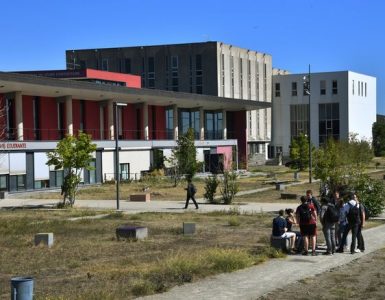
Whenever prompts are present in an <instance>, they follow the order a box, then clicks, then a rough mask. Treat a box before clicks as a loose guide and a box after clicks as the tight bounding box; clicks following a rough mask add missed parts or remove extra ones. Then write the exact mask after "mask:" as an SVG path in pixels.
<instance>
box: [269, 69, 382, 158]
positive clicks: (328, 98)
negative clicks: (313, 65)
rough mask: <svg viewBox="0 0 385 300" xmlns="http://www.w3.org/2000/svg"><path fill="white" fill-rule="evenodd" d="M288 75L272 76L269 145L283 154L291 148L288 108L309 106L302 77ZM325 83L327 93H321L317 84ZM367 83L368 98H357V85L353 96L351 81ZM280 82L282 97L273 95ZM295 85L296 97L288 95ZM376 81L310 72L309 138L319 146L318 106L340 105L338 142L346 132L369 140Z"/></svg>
mask: <svg viewBox="0 0 385 300" xmlns="http://www.w3.org/2000/svg"><path fill="white" fill-rule="evenodd" d="M304 75H307V74H290V75H275V76H273V89H272V91H273V122H272V124H273V128H272V135H273V136H272V143H271V144H272V145H273V146H276V147H277V146H280V147H283V152H284V155H289V145H290V142H291V141H290V136H291V133H290V105H292V104H308V103H309V98H308V96H304V95H303V76H304ZM321 80H325V82H326V94H325V95H321V94H320V82H321ZM333 80H337V83H338V93H337V94H333V93H332V81H333ZM353 80H354V81H355V84H356V85H357V83H358V81H363V82H367V97H364V96H358V89H357V86H356V88H355V94H354V95H353V94H352V81H353ZM276 82H278V83H280V91H281V96H280V97H276V96H275V83H276ZM292 82H297V93H298V94H297V96H292V95H291V91H292V88H291V84H292ZM376 97H377V95H376V78H375V77H371V76H367V75H363V74H358V73H354V72H350V71H343V72H326V73H311V97H310V101H311V112H310V113H311V139H312V143H313V144H314V145H315V146H316V147H318V146H319V104H320V103H323V104H324V103H339V118H340V139H347V138H348V137H349V133H351V132H354V133H358V134H359V137H360V138H362V137H366V138H371V136H372V134H371V130H372V124H373V122H375V120H376Z"/></svg>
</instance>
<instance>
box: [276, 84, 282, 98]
mask: <svg viewBox="0 0 385 300" xmlns="http://www.w3.org/2000/svg"><path fill="white" fill-rule="evenodd" d="M275 97H281V84H280V83H278V82H277V83H276V84H275Z"/></svg>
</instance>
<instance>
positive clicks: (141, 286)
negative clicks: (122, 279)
mask: <svg viewBox="0 0 385 300" xmlns="http://www.w3.org/2000/svg"><path fill="white" fill-rule="evenodd" d="M131 292H132V294H133V295H134V296H136V297H139V296H145V295H150V294H154V293H155V289H154V286H153V285H152V283H151V282H149V281H146V280H143V281H138V282H136V283H134V284H133V286H132V289H131Z"/></svg>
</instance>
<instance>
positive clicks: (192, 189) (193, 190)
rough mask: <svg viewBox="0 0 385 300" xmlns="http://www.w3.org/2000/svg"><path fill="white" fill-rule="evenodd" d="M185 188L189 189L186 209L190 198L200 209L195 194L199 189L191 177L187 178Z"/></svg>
mask: <svg viewBox="0 0 385 300" xmlns="http://www.w3.org/2000/svg"><path fill="white" fill-rule="evenodd" d="M185 190H186V191H187V195H186V204H185V206H184V209H186V208H187V207H188V203H189V201H190V199H191V200H192V201H193V202H194V204H195V208H196V209H198V208H199V207H198V203H197V202H196V201H195V194H196V192H197V189H196V187H195V185H194V184H193V183H192V182H191V178H190V177H189V178H188V179H187V187H186V188H185Z"/></svg>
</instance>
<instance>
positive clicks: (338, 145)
mask: <svg viewBox="0 0 385 300" xmlns="http://www.w3.org/2000/svg"><path fill="white" fill-rule="evenodd" d="M372 158H373V152H372V150H371V147H370V144H369V143H368V142H367V141H365V140H359V139H358V138H357V135H355V134H352V135H351V136H350V138H349V140H348V141H336V140H334V139H329V140H327V142H326V143H325V144H324V145H323V146H322V147H320V148H319V149H318V150H317V151H315V155H314V162H315V163H314V176H315V178H316V179H320V180H321V182H322V183H323V184H324V185H326V186H327V187H328V188H329V189H330V190H335V189H341V188H342V187H350V188H352V186H353V185H354V180H355V179H356V178H360V177H361V176H362V175H363V173H364V171H365V166H366V165H367V164H368V163H369V162H370V161H371V159H372Z"/></svg>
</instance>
